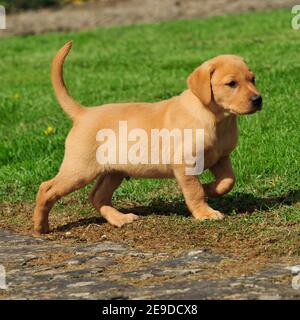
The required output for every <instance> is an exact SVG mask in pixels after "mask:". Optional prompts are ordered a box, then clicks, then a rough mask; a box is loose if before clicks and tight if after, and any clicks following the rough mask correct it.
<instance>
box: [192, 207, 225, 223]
mask: <svg viewBox="0 0 300 320" xmlns="http://www.w3.org/2000/svg"><path fill="white" fill-rule="evenodd" d="M193 216H194V218H195V219H197V220H200V221H203V220H222V219H224V214H223V213H221V212H220V211H217V210H214V209H212V208H210V207H206V208H205V209H202V210H199V211H197V212H196V213H194V214H193Z"/></svg>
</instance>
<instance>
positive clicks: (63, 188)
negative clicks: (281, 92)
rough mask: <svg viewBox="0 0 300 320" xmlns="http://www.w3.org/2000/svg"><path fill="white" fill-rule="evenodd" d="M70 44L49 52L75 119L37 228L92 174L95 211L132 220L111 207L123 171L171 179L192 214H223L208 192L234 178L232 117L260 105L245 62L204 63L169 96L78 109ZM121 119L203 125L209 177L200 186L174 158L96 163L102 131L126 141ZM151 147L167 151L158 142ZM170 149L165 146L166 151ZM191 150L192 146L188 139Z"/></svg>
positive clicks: (60, 92)
mask: <svg viewBox="0 0 300 320" xmlns="http://www.w3.org/2000/svg"><path fill="white" fill-rule="evenodd" d="M71 47H72V42H69V43H67V44H66V45H65V46H64V47H63V48H62V49H60V51H59V52H58V53H57V55H56V57H55V58H54V60H53V64H52V82H53V86H54V90H55V93H56V96H57V99H58V101H59V103H60V105H61V107H62V108H63V110H64V111H65V112H66V113H67V114H68V115H69V116H70V117H71V119H72V120H73V128H72V129H71V131H70V133H69V135H68V137H67V139H66V144H65V156H64V160H63V163H62V165H61V167H60V170H59V172H58V174H57V175H56V176H55V177H54V178H53V179H51V180H49V181H46V182H43V183H42V184H41V186H40V188H39V191H38V194H37V199H36V207H35V211H34V216H33V221H34V230H35V232H36V233H37V234H41V233H47V232H49V224H48V215H49V212H50V210H51V208H52V207H53V205H54V203H55V202H56V201H57V200H58V199H60V198H61V197H63V196H65V195H67V194H69V193H71V192H72V191H74V190H76V189H79V188H82V187H83V186H85V185H87V184H88V183H90V182H91V181H93V180H94V179H96V178H97V182H96V184H95V186H94V188H93V189H92V191H91V193H90V196H89V198H90V200H91V202H92V204H93V205H94V207H95V208H96V209H97V211H99V212H100V213H101V215H102V216H103V217H104V218H105V219H106V220H107V221H108V222H109V223H110V224H112V225H114V226H117V227H121V226H122V225H124V224H126V223H130V222H132V221H134V220H136V219H137V218H138V217H137V216H136V215H134V214H131V213H128V214H123V213H121V212H119V211H118V210H116V209H115V208H113V206H112V202H111V201H112V195H113V192H114V190H116V188H118V186H119V185H120V184H121V182H122V180H123V179H124V178H125V177H141V178H170V177H175V178H176V180H177V182H178V184H179V185H180V187H181V189H182V192H183V194H184V198H185V201H186V204H187V206H188V208H189V210H190V211H191V213H192V215H193V216H194V217H195V218H196V219H199V220H204V219H222V218H223V214H222V213H220V212H219V211H216V210H214V209H212V208H211V207H209V206H208V204H207V203H206V197H218V196H221V195H223V194H225V193H227V192H229V191H230V190H231V189H232V187H233V185H234V182H235V177H234V173H233V170H232V166H231V162H230V153H231V152H232V151H233V150H234V148H235V147H236V145H237V140H238V128H237V115H243V114H250V113H254V112H256V111H257V110H260V109H261V107H262V97H261V95H260V93H259V92H258V90H257V89H256V87H255V78H254V74H253V73H252V72H251V71H250V69H249V68H248V66H247V65H246V63H245V61H244V60H243V59H242V58H241V57H239V56H234V55H221V56H217V57H215V58H213V59H211V60H209V61H206V62H204V63H203V64H202V65H201V66H199V67H198V68H197V69H196V70H194V71H193V72H192V73H191V75H190V76H189V77H188V80H187V84H188V89H187V90H185V91H184V92H182V93H181V94H180V95H179V96H175V97H173V98H171V99H168V100H164V101H160V102H155V103H119V104H106V105H103V106H100V107H91V108H84V107H83V106H82V105H80V104H79V103H78V102H76V101H75V100H74V99H73V98H72V97H71V96H70V95H69V93H68V91H67V89H66V87H65V84H64V81H63V64H64V60H65V58H66V56H67V55H68V53H69V51H70V49H71ZM120 121H123V122H126V124H127V130H128V131H129V130H131V129H134V128H141V129H143V130H144V131H143V132H146V133H147V134H149V136H150V132H151V130H152V129H153V128H157V129H163V128H164V129H168V130H170V131H171V130H173V129H174V128H176V129H181V130H184V129H186V128H190V129H197V128H198V129H199V128H200V129H203V130H204V131H203V132H204V151H203V153H204V167H203V169H204V170H205V169H209V170H210V171H211V172H212V173H213V175H214V177H215V180H214V181H213V182H211V183H208V184H201V183H200V182H199V179H198V176H197V174H194V175H190V174H186V170H185V169H186V164H185V163H182V164H180V163H175V162H174V161H170V163H161V162H159V163H154V164H153V163H151V162H150V163H146V164H145V162H143V161H141V162H140V163H127V162H126V161H125V162H124V161H123V162H122V161H119V162H117V163H113V162H109V161H108V162H107V163H105V162H103V163H101V162H99V161H97V159H96V158H97V157H96V154H97V150H98V148H99V144H100V142H99V141H100V140H101V139H100V140H99V139H98V138H97V137H98V136H97V134H98V132H99V130H100V129H108V130H110V132H115V133H116V134H117V135H116V140H117V141H115V142H117V143H118V142H120V143H121V145H122V143H124V141H123V140H122V136H121V135H118V132H119V130H120V128H119V122H120ZM97 140H98V141H97ZM126 143H129V144H130V143H131V144H132V142H126ZM154 147H155V148H156V149H158V150H157V151H162V152H165V150H162V149H161V148H162V147H161V145H160V144H157V145H155V146H154ZM149 148H150V147H149ZM160 149H161V150H160ZM149 150H150V149H149ZM174 150H175V149H174V148H171V150H170V152H171V153H172V152H173V153H174V152H175V151H174ZM192 150H193V151H195V146H194V145H193V149H192ZM117 152H119V153H120V151H117Z"/></svg>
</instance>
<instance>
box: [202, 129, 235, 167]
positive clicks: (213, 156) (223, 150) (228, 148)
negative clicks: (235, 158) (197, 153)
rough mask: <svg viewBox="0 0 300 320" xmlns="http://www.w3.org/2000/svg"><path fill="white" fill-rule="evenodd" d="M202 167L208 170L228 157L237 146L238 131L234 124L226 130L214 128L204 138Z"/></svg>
mask: <svg viewBox="0 0 300 320" xmlns="http://www.w3.org/2000/svg"><path fill="white" fill-rule="evenodd" d="M204 139H205V142H204V143H205V152H204V165H205V168H209V167H211V166H212V165H214V164H215V163H216V162H218V160H219V159H220V158H222V157H224V156H226V155H229V154H230V153H231V152H232V151H233V150H234V149H235V148H236V146H237V142H238V129H237V126H236V124H235V123H233V124H232V125H230V126H228V127H227V128H222V127H221V128H216V129H215V130H214V131H213V132H212V133H211V134H210V135H207V136H205V138H204Z"/></svg>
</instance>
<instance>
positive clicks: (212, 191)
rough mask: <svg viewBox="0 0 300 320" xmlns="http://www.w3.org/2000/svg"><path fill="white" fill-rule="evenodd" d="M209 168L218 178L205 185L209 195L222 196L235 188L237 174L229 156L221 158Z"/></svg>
mask: <svg viewBox="0 0 300 320" xmlns="http://www.w3.org/2000/svg"><path fill="white" fill-rule="evenodd" d="M209 170H210V171H211V172H212V174H213V175H214V176H215V178H216V180H215V181H213V182H211V183H207V184H204V185H203V188H204V191H205V194H206V196H207V197H209V198H217V197H220V196H222V195H223V194H225V193H228V192H229V191H230V190H231V189H232V188H233V186H234V183H235V176H234V172H233V169H232V166H231V161H230V157H229V156H226V157H223V158H221V159H220V160H219V161H218V162H217V163H216V164H215V165H214V166H212V167H211V168H210V169H209Z"/></svg>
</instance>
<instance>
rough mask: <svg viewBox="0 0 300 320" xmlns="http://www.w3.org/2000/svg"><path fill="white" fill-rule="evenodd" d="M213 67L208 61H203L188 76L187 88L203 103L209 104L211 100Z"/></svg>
mask: <svg viewBox="0 0 300 320" xmlns="http://www.w3.org/2000/svg"><path fill="white" fill-rule="evenodd" d="M213 72H214V67H213V65H212V64H211V63H209V62H204V63H203V64H202V65H201V66H200V67H198V68H197V69H195V70H194V71H193V72H192V73H191V74H190V75H189V77H188V79H187V84H188V88H189V89H190V90H191V91H192V92H193V94H194V95H196V96H197V97H198V98H199V99H200V101H201V102H202V103H203V104H204V105H209V104H210V102H211V100H212V89H211V83H210V80H211V75H212V73H213Z"/></svg>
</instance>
